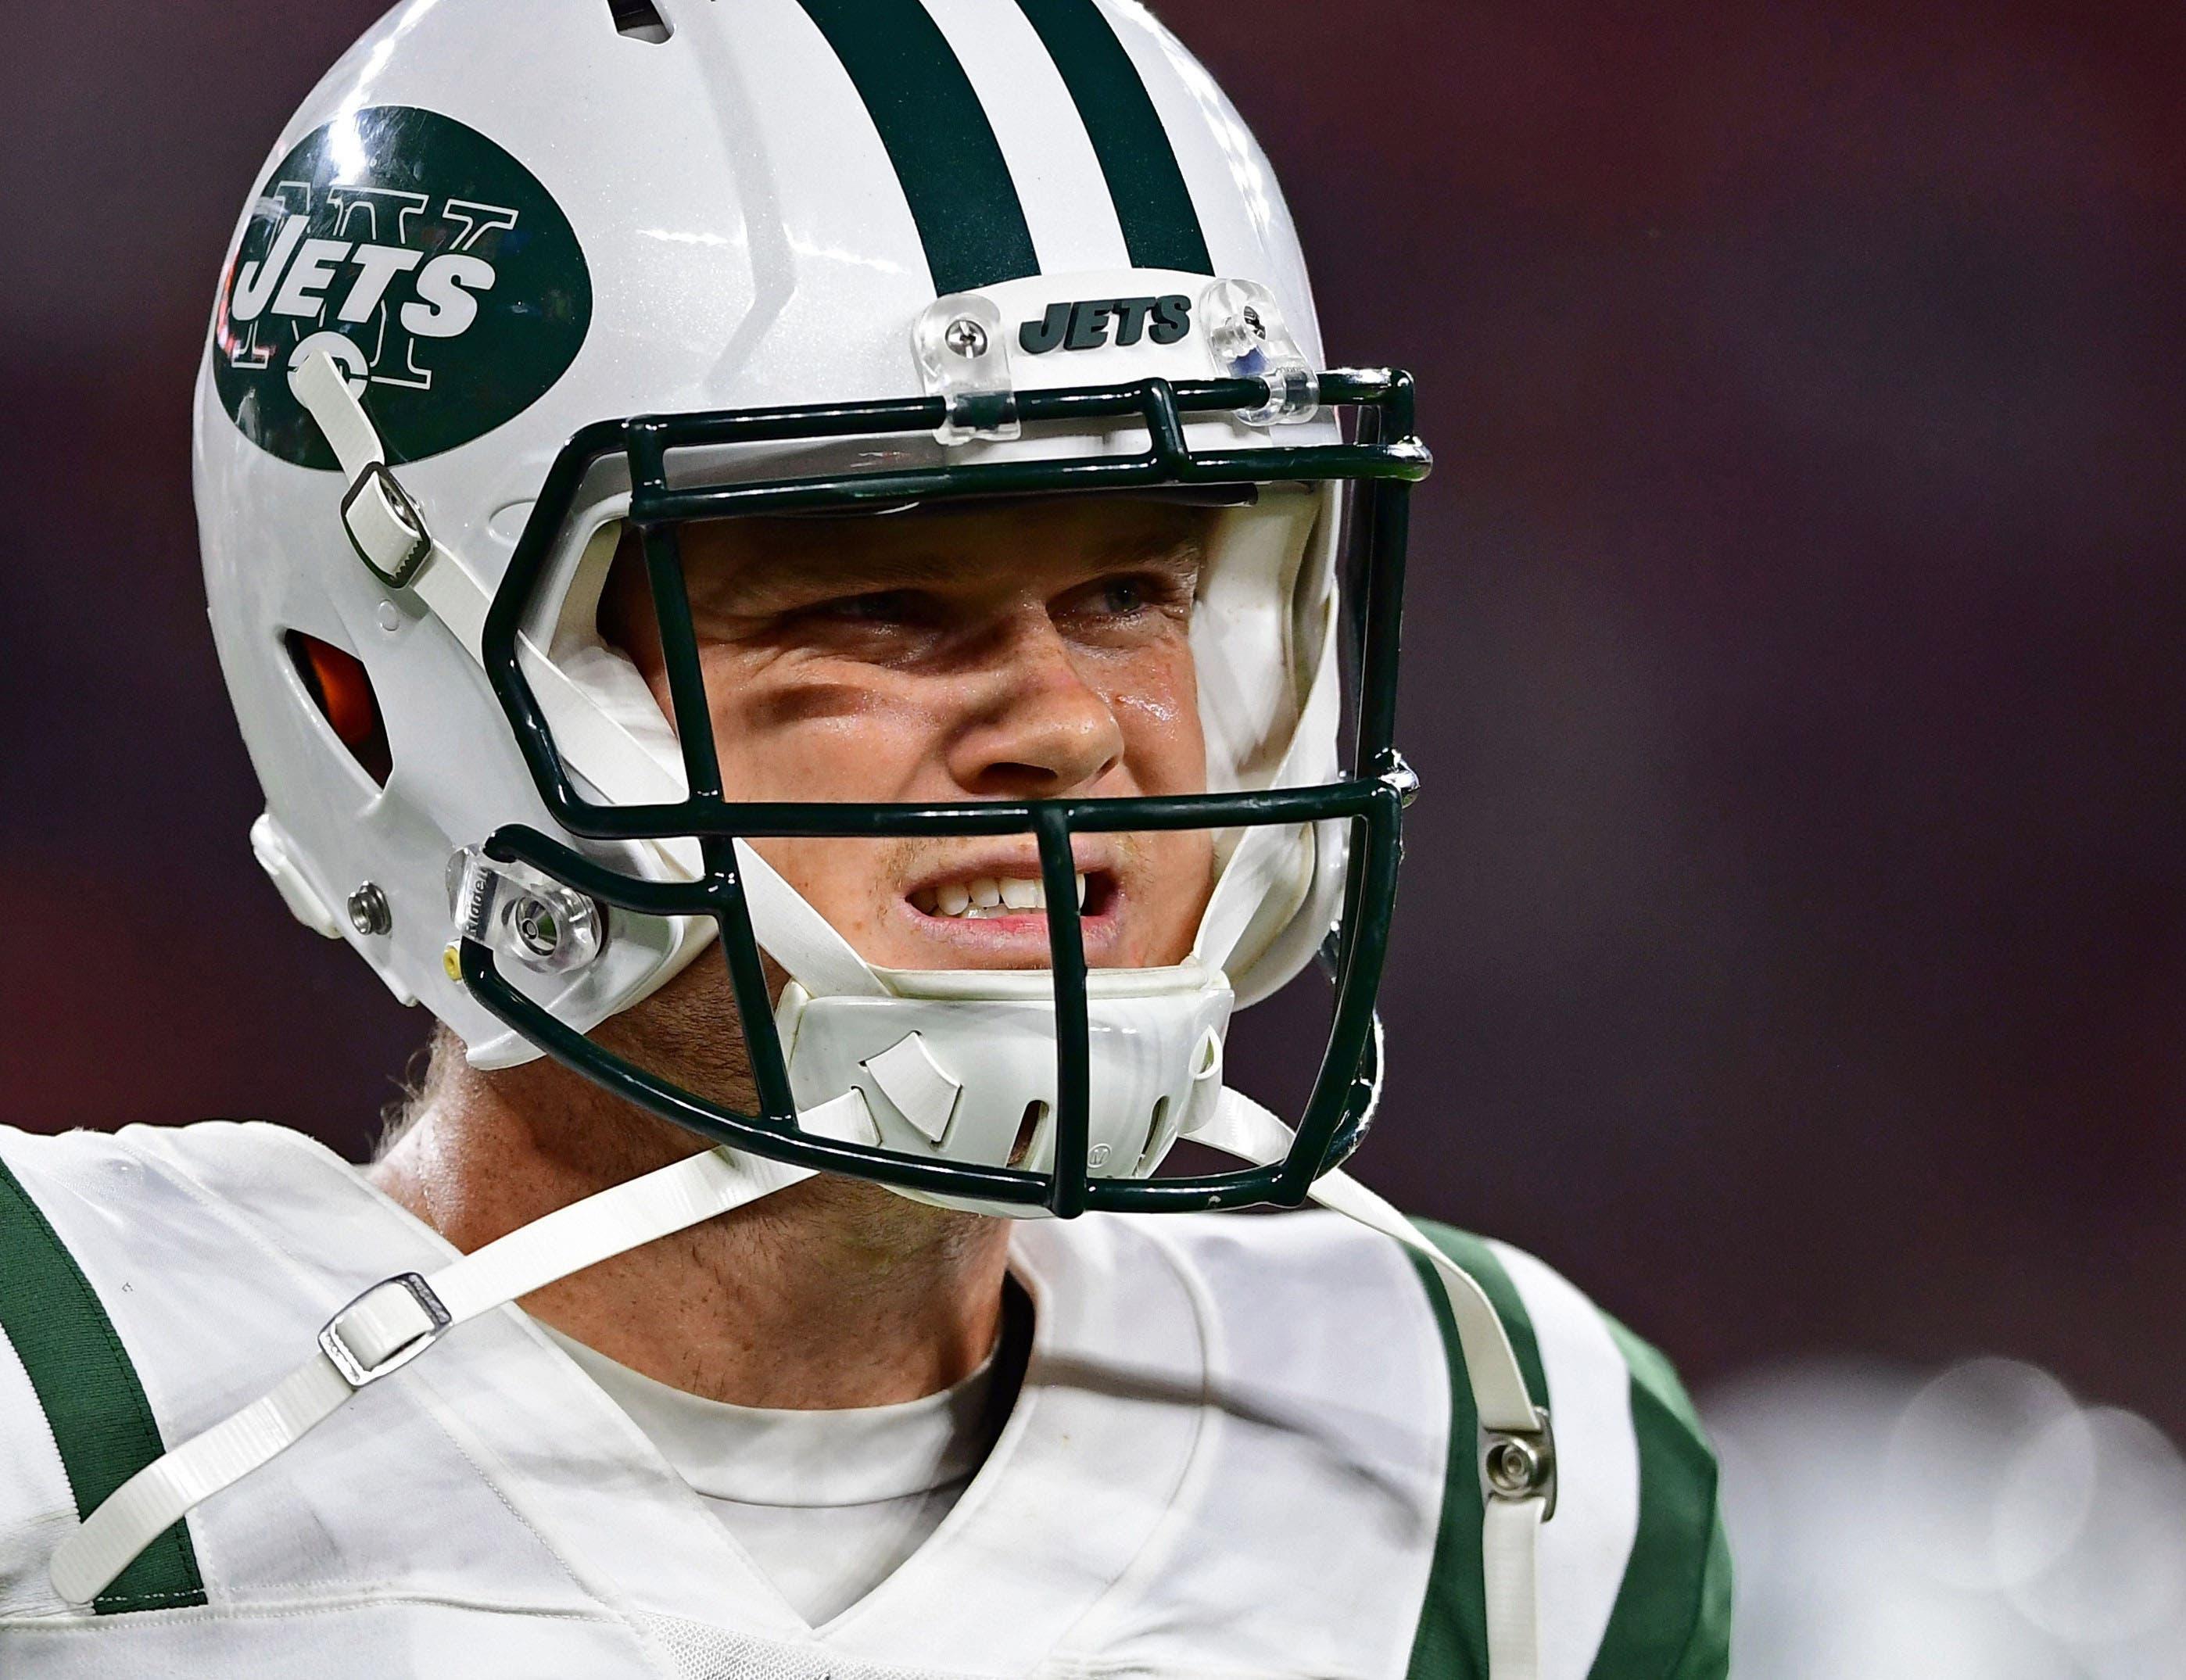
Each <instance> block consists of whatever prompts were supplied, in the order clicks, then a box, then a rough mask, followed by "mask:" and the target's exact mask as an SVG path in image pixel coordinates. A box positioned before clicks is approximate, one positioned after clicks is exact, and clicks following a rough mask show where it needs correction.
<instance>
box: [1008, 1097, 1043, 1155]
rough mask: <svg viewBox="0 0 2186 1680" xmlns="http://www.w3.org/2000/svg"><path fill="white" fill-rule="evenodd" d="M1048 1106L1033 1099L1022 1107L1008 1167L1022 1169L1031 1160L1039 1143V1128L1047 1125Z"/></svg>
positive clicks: (1011, 1146)
mask: <svg viewBox="0 0 2186 1680" xmlns="http://www.w3.org/2000/svg"><path fill="white" fill-rule="evenodd" d="M1047 1115H1048V1106H1047V1104H1045V1102H1041V1101H1040V1100H1037V1099H1035V1100H1033V1101H1031V1102H1029V1103H1027V1104H1026V1105H1025V1106H1024V1115H1023V1118H1021V1119H1020V1120H1018V1122H1017V1141H1016V1142H1015V1143H1013V1144H1012V1145H1010V1165H1011V1166H1012V1167H1022V1166H1023V1165H1024V1164H1025V1162H1027V1161H1029V1159H1031V1157H1032V1154H1033V1151H1034V1148H1036V1147H1037V1146H1038V1145H1039V1142H1040V1128H1041V1127H1043V1126H1045V1124H1046V1123H1047Z"/></svg>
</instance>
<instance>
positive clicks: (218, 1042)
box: [0, 0, 2186, 1433]
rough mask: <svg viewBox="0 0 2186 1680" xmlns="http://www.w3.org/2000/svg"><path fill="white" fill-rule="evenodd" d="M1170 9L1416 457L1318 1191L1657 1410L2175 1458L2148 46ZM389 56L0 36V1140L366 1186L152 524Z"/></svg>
mask: <svg viewBox="0 0 2186 1680" xmlns="http://www.w3.org/2000/svg"><path fill="white" fill-rule="evenodd" d="M556 3H578V0H556ZM603 3H604V0H603ZM1162 9H1163V12H1164V14H1165V15H1166V16H1167V17H1168V18H1169V20H1170V21H1171V22H1172V23H1173V24H1174V25H1175V26H1176V27H1177V28H1178V30H1179V31H1180V32H1181V33H1182V34H1183V35H1184V36H1185V38H1186V39H1187V40H1188V41H1190V42H1192V43H1193V44H1194V45H1195V46H1196V47H1197V48H1198V49H1199V50H1200V51H1201V53H1202V54H1203V55H1204V56H1205V57H1206V58H1207V59H1208V60H1209V62H1210V63H1211V64H1212V65H1213V66H1214V69H1215V70H1216V72H1217V74H1218V75H1219V76H1221V77H1222V78H1223V79H1224V81H1225V82H1226V84H1227V85H1228V86H1229V87H1230V89H1231V90H1232V92H1233V93H1234V94H1235V95H1236V98H1237V99H1238V101H1239V103H1240V104H1242V107H1243V108H1244V109H1245V111H1246V114H1247V116H1248V117H1250V118H1251V119H1252V120H1253V121H1254V123H1255V124H1256V125H1257V126H1258V129H1259V132H1260V133H1261V136H1262V137H1263V139H1264V141H1265V143H1266V144H1267V146H1268V148H1269V150H1270V152H1271V153H1272V154H1273V155H1274V157H1275V161H1276V164H1277V165H1278V167H1279V168H1280V170H1281V173H1282V176H1283V178H1284V180H1285V182H1286V186H1287V188H1288V192H1289V194H1290V198H1291V201H1292V205H1293V207H1294V209H1295V210H1296V212H1297V214H1298V219H1299V221H1300V222H1301V223H1302V224H1303V230H1304V232H1305V235H1306V238H1307V240H1308V244H1309V249H1310V250H1311V251H1313V252H1314V254H1315V255H1316V256H1317V259H1318V264H1319V277H1320V288H1321V295H1322V303H1323V309H1324V314H1325V317H1326V323H1327V328H1328V335H1329V339H1330V344H1331V353H1332V355H1333V356H1335V357H1336V358H1337V360H1344V361H1403V362H1406V363H1408V364H1410V366H1412V367H1415V368H1416V369H1418V370H1419V372H1420V373H1421V383H1422V389H1423V392H1424V394H1425V406H1424V423H1425V426H1426V428H1427V432H1428V434H1429V436H1430V438H1431V440H1432V442H1433V443H1434V445H1435V446H1436V448H1437V451H1438V456H1439V458H1440V460H1441V462H1442V468H1441V470H1440V472H1439V473H1438V475H1437V477H1436V479H1435V480H1434V481H1433V483H1432V485H1431V486H1430V488H1429V489H1428V490H1427V491H1426V492H1425V493H1424V505H1423V507H1422V510H1421V518H1420V521H1419V529H1418V535H1417V540H1416V543H1415V551H1414V553H1415V560H1414V579H1415V583H1414V591H1413V603H1412V609H1411V613H1410V634H1409V637H1408V643H1407V646H1408V650H1409V655H1410V671H1409V677H1408V685H1407V686H1408V693H1407V697H1406V700H1407V706H1408V714H1407V725H1408V726H1407V731H1406V733H1407V735H1408V737H1409V741H1410V750H1411V755H1412V757H1413V759H1414V760H1415V763H1416V764H1417V765H1418V767H1419V768H1420V770H1421V772H1422V773H1423V774H1424V776H1425V777H1426V779H1427V787H1428V793H1427V797H1426V798H1423V799H1422V801H1421V804H1419V805H1418V806H1417V807H1416V808H1415V818H1416V822H1415V826H1414V829H1413V834H1412V842H1411V848H1410V853H1411V863H1410V870H1409V876H1408V880H1407V882H1406V886H1405V891H1404V911H1405V914H1404V926H1403V930H1402V934H1401V940H1400V944H1399V945H1398V950H1397V954H1396V960H1395V972H1394V976H1393V980H1392V983H1391V985H1390V987H1389V991H1388V997H1387V1015H1388V1019H1389V1025H1390V1028H1391V1033H1392V1044H1393V1065H1394V1084H1393V1094H1392V1098H1391V1103H1390V1107H1389V1110H1388V1112H1387V1118H1386V1119H1385V1121H1384V1123H1383V1125H1382V1128H1381V1130H1380V1132H1379V1134H1377V1136H1376V1139H1375V1140H1374V1142H1373V1144H1372V1145H1370V1150H1369V1152H1368V1154H1367V1155H1366V1156H1364V1157H1362V1161H1363V1164H1364V1168H1365V1176H1367V1177H1368V1178H1370V1179H1373V1180H1374V1181H1376V1182H1377V1183H1379V1184H1382V1185H1384V1186H1385V1187H1387V1188H1389V1189H1391V1190H1393V1191H1395V1192H1397V1193H1398V1194H1399V1195H1400V1196H1402V1198H1403V1200H1404V1201H1406V1202H1407V1203H1408V1204H1409V1205H1410V1206H1411V1207H1415V1209H1418V1210H1420V1211H1422V1212H1431V1213H1434V1214H1438V1215H1442V1216H1444V1217H1448V1218H1455V1219H1457V1220H1460V1221H1462V1222H1464V1223H1466V1224H1471V1225H1474V1226H1477V1227H1480V1228H1484V1229H1489V1230H1492V1231H1494V1232H1496V1233H1498V1234H1500V1235H1507V1236H1509V1237H1511V1238H1512V1239H1514V1240H1517V1241H1519V1242H1521V1243H1522V1244H1524V1245H1526V1246H1530V1247H1533V1248H1535V1249H1537V1250H1539V1251H1540V1252H1543V1253H1544V1254H1545V1255H1547V1256H1548V1257H1551V1258H1552V1259H1553V1260H1555V1262H1556V1263H1558V1264H1559V1265H1561V1266H1562V1267H1563V1268H1566V1269H1567V1270H1568V1271H1569V1272H1571V1273H1572V1274H1573V1275H1574V1276H1576V1277H1577V1278H1578V1280H1581V1281H1582V1282H1583V1284H1584V1285H1587V1286H1588V1287H1589V1289H1590V1290H1592V1291H1594V1292H1595V1293H1596V1294H1597V1295H1598V1296H1600V1297H1601V1298H1602V1299H1603V1300H1604V1301H1605V1302H1607V1303H1608V1304H1609V1305H1611V1307H1613V1308H1616V1309H1617V1310H1618V1311H1620V1312H1622V1313H1625V1314H1626V1315H1628V1317H1630V1318H1631V1319H1634V1321H1635V1322H1636V1323H1638V1324H1640V1325H1641V1326H1643V1327H1644V1328H1645V1330H1647V1331H1649V1332H1650V1333H1651V1335H1653V1336H1656V1337H1657V1338H1658V1339H1660V1340H1662V1341H1664V1342H1665V1343H1666V1344H1667V1345H1668V1347H1670V1348H1671V1349H1672V1351H1673V1352H1674V1353H1675V1354H1676V1355H1677V1357H1678V1358H1679V1359H1680V1360H1681V1362H1682V1363H1683V1364H1684V1366H1685V1367H1686V1368H1687V1369H1688V1371H1689V1372H1690V1374H1692V1375H1694V1376H1696V1378H1701V1379H1707V1378H1709V1377H1712V1376H1714V1375H1720V1374H1723V1373H1724V1372H1727V1371H1728V1370H1730V1369H1734V1368H1737V1367H1740V1366H1742V1365H1745V1364H1749V1363H1752V1362H1754V1361H1757V1360H1762V1359H1765V1358H1771V1357H1774V1356H1782V1355H1787V1354H1794V1353H1800V1352H1830V1351H1861V1352H1873V1353H1879V1354H1881V1355H1883V1356H1885V1357H1903V1358H1909V1359H1915V1360H1919V1361H1921V1362H1923V1363H1926V1362H1931V1361H1936V1360H1940V1359H1942V1358H1948V1357H1950V1356H1953V1355H1954V1354H1958V1353H1961V1352H1972V1351H1976V1350H1984V1349H1986V1350H1996V1351H2000V1352H2011V1353H2015V1354H2018V1355H2021V1356H2023V1357H2026V1358H2032V1359H2034V1360H2036V1361H2038V1362H2040V1363H2043V1364H2048V1365H2049V1366H2052V1367H2053V1368H2054V1369H2057V1370H2059V1371H2060V1373H2061V1374H2063V1375H2065V1378H2066V1379H2067V1380H2068V1381H2070V1382H2071V1383H2073V1384H2074V1385H2075V1386H2077V1387H2078V1388H2079V1389H2080V1390H2081V1391H2082V1392H2083V1393H2085V1394H2088V1395H2089V1396H2091V1397H2095V1398H2099V1399H2102V1400H2105V1401H2112V1402H2117V1403H2124V1404H2127V1405H2130V1406H2133V1407H2134V1408H2138V1409H2141V1410H2143V1411H2145V1412H2147V1413H2149V1414H2151V1415H2153V1416H2155V1417H2156V1418H2157V1419H2158V1420H2161V1421H2162V1422H2163V1423H2165V1424H2166V1425H2167V1426H2168V1427H2170V1428H2171V1429H2172V1431H2173V1432H2174V1433H2186V1384H2182V1383H2181V1381H2180V1380H2179V1373H2180V1369H2181V1365H2182V1355H2183V1354H2186V1329H2182V1327H2181V1326H2182V1315H2181V1313H2180V1311H2179V1303H2180V1301H2181V1298H2182V1294H2186V1287H2182V1286H2186V1241H2183V1240H2182V1235H2186V1128H2182V1127H2181V1125H2180V1124H2179V1119H2180V1113H2179V1111H2180V1107H2181V1099H2182V1095H2186V1079H2182V1072H2186V1058H2183V1057H2182V1032H2181V1027H2182V1014H2186V896H2182V892H2181V885H2180V880H2179V865H2180V859H2181V845H2180V829H2181V818H2182V815H2186V798H2182V790H2181V766H2182V762H2186V755H2182V747H2186V740H2183V739H2182V736H2183V735H2186V731H2183V730H2182V724H2186V701H2182V692H2181V691H2182V681H2181V677H2182V673H2186V658H2182V657H2181V652H2180V647H2179V644H2180V641H2181V635H2182V630H2186V543H2183V542H2182V535H2186V534H2182V530H2181V518H2180V512H2179V508H2180V486H2181V482H2182V476H2186V475H2183V474H2182V467H2186V450H2183V449H2182V445H2186V435H2182V434H2186V378H2182V373H2186V356H2182V349H2186V344H2182V339H2186V328H2182V324H2181V320H2182V317H2181V308H2180V305H2181V300H2182V296H2186V288H2182V284H2181V279H2182V276H2181V270H2182V263H2181V260H2180V259H2181V256H2182V246H2186V233H2182V228H2186V215H2182V211H2186V202H2182V200H2186V182H2182V160H2186V144H2182V142H2186V134H2182V124H2181V120H2180V117H2179V115H2178V113H2179V109H2180V104H2181V102H2180V99H2179V96H2178V89H2179V87H2180V86H2181V84H2182V77H2181V71H2182V70H2186V50H2183V49H2186V41H2182V33H2186V24H2182V14H2181V13H2180V12H2179V11H2178V8H2176V7H2175V6H2173V5H2168V4H2166V5H2146V4H2140V5H2116V6H2109V7H2102V8H2085V7H2066V6H2063V5H2055V6H2046V7H2045V6H2034V5H2024V4H2022V5H2004V4H1998V3H1995V0H1989V3H1983V4H1980V5H1972V4H1963V3H1955V0H1946V3H1929V4H1924V5H1919V6H1905V5H1894V6H1888V7H1884V6H1866V5H1852V4H1819V3H1805V4H1797V3H1794V4H1783V5H1774V6H1768V7H1757V6H1752V5H1749V4H1734V3H1729V0H1705V3H1695V4H1688V5H1684V6H1680V7H1676V8H1645V12H1644V14H1643V11H1642V9H1641V8H1632V9H1631V10H1630V11H1629V12H1628V13H1627V12H1625V11H1623V10H1622V9H1620V8H1610V7H1606V6H1594V7H1588V6H1567V5H1542V4H1533V3H1528V4H1523V5H1520V4H1502V5H1497V6H1480V5H1468V4H1449V3H1438V0H1405V3H1385V4H1377V5H1342V6H1337V5H1331V4H1328V3H1326V0H1255V3H1253V4H1252V5H1249V6H1240V5H1238V4H1236V3H1234V0H1232V3H1225V4H1216V3H1214V0H1171V3H1169V5H1167V6H1166V7H1164V8H1162ZM375 10H376V7H375V6H374V5H373V3H370V0H330V3H322V4H318V5H313V6H298V5H294V4H275V3H273V0H222V3H221V4H218V5H214V4H211V3H204V0H192V3H182V0H159V3H152V0H137V3H136V4H133V5H128V6H122V5H117V4H110V3H108V4H100V3H92V4H78V5H69V6H55V5H33V6H24V7H20V8H16V10H15V14H14V15H12V16H11V18H10V20H9V27H8V43H7V46H8V50H7V53H6V55H5V57H4V60H0V137H4V142H5V143H4V145H0V193H4V195H5V196H4V199H0V225H4V226H5V227H7V229H8V240H7V245H6V251H7V255H6V257H5V259H4V284H0V428H4V442H0V491H4V501H0V506H4V507H5V508H6V510H7V517H6V519H5V522H4V524H0V602H4V603H5V607H6V609H7V610H6V613H5V617H4V619H0V906H4V912H5V914H4V917H0V979H3V980H4V986H5V992H6V997H5V1002H4V1005H3V1006H0V1067H4V1068H5V1070H6V1075H5V1084H4V1086H0V1117H4V1118H6V1119H8V1120H12V1121H14V1122H17V1123H23V1124H27V1125H30V1126H32V1127H36V1128H62V1127H66V1126H74V1125H92V1126H114V1125H118V1124H121V1123H125V1122H127V1121H134V1120H158V1121H172V1120H182V1119H188V1118H193V1117H199V1116H205V1115H263V1116H268V1117H274V1118H277V1119H281V1120H284V1121H288V1122H290V1123H294V1124H297V1125H300V1126H303V1127H306V1128H310V1129H311V1130H313V1131H315V1132H317V1133H318V1134H321V1135H322V1136H324V1137H326V1138H328V1139H330V1140H334V1142H336V1143H337V1144H339V1145H340V1146H342V1147H344V1148H345V1149H348V1150H350V1151H357V1150H361V1149H362V1148H363V1147H364V1146H365V1145H366V1144H367V1140H368V1139H369V1137H370V1135H371V1134H372V1131H373V1125H374V1116H375V1112H376V1111H377V1110H378V1107H379V1106H380V1105H381V1104H382V1103H383V1102H384V1100H387V1099H388V1098H389V1097H390V1095H392V1089H393V1088H392V1085H391V1084H390V1080H391V1078H392V1076H393V1075H395V1073H396V1072H398V1070H399V1069H400V1068H401V1065H402V1063H403V1061H404V1059H405V1057H406V1055H407V1054H408V1052H409V1050H411V1048H412V1046H413V1045H414V1044H416V1043H417V1042H418V1040H419V1039H420V1038H421V1036H422V1034H423V1030H424V1023H423V1021H422V1020H421V1019H420V1018H419V1017H418V1016H415V1015H412V1014H408V1013H406V1012H404V1011H401V1010H399V1009H397V1008H396V1007H395V1005H393V1004H392V1003H391V1002H390V1000H389V999H388V998H387V996H386V994H384V992H383V991H382V990H381V989H380V988H379V987H378V983H377V982H375V981H374V980H373V978H372V977H370V975H369V974H368V973H367V972H366V971H365V969H364V968H363V967H362V966H361V965H360V964H358V963H357V962H356V960H354V959H353V958H351V957H350V956H349V955H347V954H346V953H345V952H344V951H343V950H341V949H339V948H338V947H336V946H334V945H331V944H322V943H321V942H320V941H318V940H317V939H315V938H312V937H311V936H310V935H309V934H306V933H305V932H301V931H300V929H298V928H297V927H295V926H294V924H293V923H291V922H290V921H289V918H288V916H287V914H286V913H285V912H284V911H283V910H282V908H281V906H280V904H279V903H278V902H277V899H275V897H274V894H273V893H272V889H271V888H269V887H268V886H267V885H266V882H265V881H264V880H263V878H262V877H261V876H260V874H259V872H258V871H257V869H256V867H255V865H253V863H252V862H251V860H250V858H249V849H248V847H247V845H246V844H245V841H244V832H245V830H246V829H247V828H248V826H249V821H250V819H251V817H252V816H253V815H254V814H255V812H256V810H257V809H258V802H257V798H256V796H255V789H254V786H253V783H252V779H251V776H250V772H249V767H248V765H247V764H245V762H244V757H243V753H242V751H241V749H240V747H239V746H238V742H237V740H236V737H235V735H234V731H233V726H232V725H231V724H230V722H229V720H228V717H227V710H226V703H225V701H224V699H223V697H222V694H221V686H220V680H219V675H218V672H217V670H216V668H215V664H214V661H213V656H212V650H211V647H210V641H209V639H208V637H207V635H206V632H205V621H204V618H203V616H202V600H201V596H200V593H199V579H198V571H197V562H196V555H195V547H194V540H193V529H192V523H191V513H190V505H189V490H188V460H187V447H188V389H189V383H190V378H191V375H192V371H193V363H194V361H195V359H196V355H197V345H198V342H199V333H200V332H201V331H202V329H203V327H204V324H205V315H206V311H207V307H208V304H209V300H210V294H211V287H212V282H213V278H214V272H215V269H216V265H217V264H218V262H219V260H220V256H221V250H222V247H223V244H224V242H225V240H226V238H227V234H228V231H229V229H230V227H231V226H232V224H233V217H234V216H235V214H236V212H237V210H238V206H239V205H240V204H241V202H242V199H243V196H244V193H246V192H247V190H248V189H249V187H250V185H251V184H252V182H253V179H254V172H255V170H256V169H257V167H258V165H259V164H260V161H261V158H262V157H263V155H264V153H265V150H266V146H267V144H268V143H269V142H270V141H271V139H272V137H273V135H274V133H275V132H276V131H277V128H278V127H279V126H280V124H281V122H282V120H283V118H284V117H285V116H286V115H287V114H288V112H289V109H291V107H292V106H293V105H294V103H295V102H296V101H297V100H298V99H299V98H300V97H301V95H302V94H303V92H304V91H305V88H306V87H308V86H309V85H310V83H311V81H312V80H313V79H314V78H315V77H316V76H317V74H318V72H319V70H321V69H322V67H323V66H324V64H326V63H328V61H330V60H331V59H332V58H333V57H334V55H335V53H337V52H339V50H340V48H342V47H343V46H344V45H345V44H346V42H348V41H349V39H350V37H351V36H352V35H353V34H354V33H355V32H356V31H358V30H359V29H361V28H362V26H363V25H365V24H366V23H367V21H369V20H370V19H371V17H372V15H373V13H374V11H375ZM510 10H511V16H512V26H513V27H514V26H519V25H518V21H517V20H518V18H519V16H520V12H521V8H520V7H518V6H517V5H515V4H513V3H512V5H511V8H510ZM1270 1036H1271V1035H1270V1034H1269V1033H1266V1032H1265V1031H1264V1030H1263V1031H1262V1032H1260V1033H1258V1034H1257V1035H1255V1034H1253V1033H1247V1041H1248V1042H1250V1041H1252V1040H1253V1039H1255V1038H1257V1039H1258V1041H1260V1042H1262V1043H1266V1042H1267V1041H1268V1040H1269V1039H1270ZM1278 1053H1280V1052H1278Z"/></svg>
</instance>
